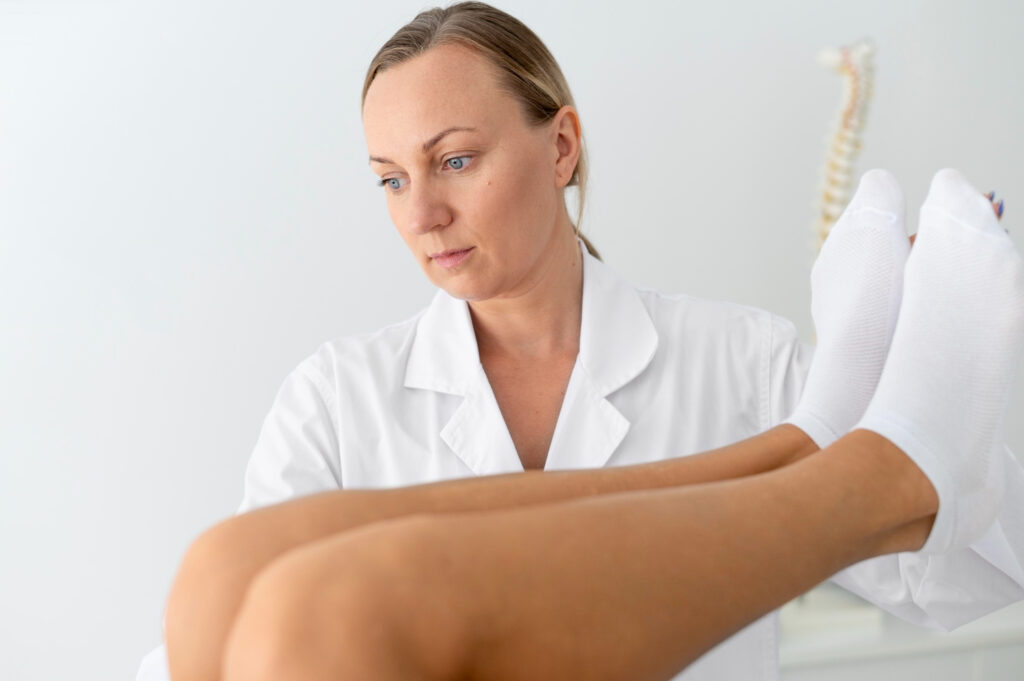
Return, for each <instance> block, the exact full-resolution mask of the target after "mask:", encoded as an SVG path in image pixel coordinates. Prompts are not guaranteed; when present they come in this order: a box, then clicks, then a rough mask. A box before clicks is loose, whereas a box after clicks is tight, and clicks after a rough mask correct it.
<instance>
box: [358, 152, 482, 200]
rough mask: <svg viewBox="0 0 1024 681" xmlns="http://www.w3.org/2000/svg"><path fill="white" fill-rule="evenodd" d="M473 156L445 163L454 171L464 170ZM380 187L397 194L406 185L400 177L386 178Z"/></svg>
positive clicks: (379, 182)
mask: <svg viewBox="0 0 1024 681" xmlns="http://www.w3.org/2000/svg"><path fill="white" fill-rule="evenodd" d="M471 158H473V157H472V156H453V157H452V158H449V159H447V160H446V161H445V164H447V165H448V167H449V168H451V169H452V170H462V169H463V168H465V167H466V163H467V162H468V161H469V159H471ZM377 186H378V187H387V188H388V189H389V190H391V192H397V191H398V190H400V189H401V188H402V187H403V186H404V185H403V184H402V178H400V177H385V178H383V179H381V180H377Z"/></svg>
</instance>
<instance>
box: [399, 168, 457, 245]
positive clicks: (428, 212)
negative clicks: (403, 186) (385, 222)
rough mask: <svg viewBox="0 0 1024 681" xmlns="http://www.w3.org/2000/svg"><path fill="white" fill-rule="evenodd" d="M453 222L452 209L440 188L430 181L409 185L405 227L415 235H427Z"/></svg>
mask: <svg viewBox="0 0 1024 681" xmlns="http://www.w3.org/2000/svg"><path fill="white" fill-rule="evenodd" d="M451 221H452V211H451V207H450V205H449V203H448V201H447V199H446V197H445V196H444V195H443V192H441V191H440V190H439V188H438V187H435V186H432V185H431V183H430V181H429V180H420V181H419V182H410V183H409V197H408V201H407V202H406V214H405V227H406V229H408V230H409V231H410V232H411V233H413V234H426V233H428V232H430V231H432V230H434V229H437V228H440V227H445V226H446V225H448V224H450V223H451Z"/></svg>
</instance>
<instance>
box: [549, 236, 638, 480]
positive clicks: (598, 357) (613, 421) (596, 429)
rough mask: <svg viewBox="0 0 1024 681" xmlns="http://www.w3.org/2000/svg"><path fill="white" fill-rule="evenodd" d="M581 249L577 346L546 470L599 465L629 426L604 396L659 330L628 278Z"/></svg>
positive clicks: (632, 369)
mask: <svg viewBox="0 0 1024 681" xmlns="http://www.w3.org/2000/svg"><path fill="white" fill-rule="evenodd" d="M580 248H581V249H582V250H583V305H582V316H581V320H580V351H579V355H578V356H577V358H576V366H575V367H574V368H573V372H572V376H571V377H570V379H569V386H568V388H567V389H566V394H565V398H564V399H563V401H562V411H561V413H560V414H559V415H558V425H557V426H556V427H555V432H554V435H553V437H552V440H551V447H550V449H549V451H548V459H547V462H546V464H545V466H544V468H545V470H556V469H574V468H600V467H602V466H604V465H605V463H606V462H607V461H608V459H609V458H610V457H611V455H612V453H613V452H614V451H615V449H616V448H617V447H618V446H619V444H620V443H621V442H622V440H623V438H625V436H626V433H627V432H629V428H630V422H629V420H628V419H627V418H626V417H625V416H623V415H622V413H621V412H620V411H619V410H618V409H616V408H615V406H614V405H613V404H612V403H611V402H610V401H609V400H608V399H607V397H608V395H610V394H611V393H613V392H615V391H616V390H618V389H619V388H621V387H623V386H624V385H626V384H627V383H629V382H630V381H632V380H633V379H634V378H636V377H637V376H639V375H640V373H641V372H642V371H643V370H644V369H645V368H647V366H648V364H650V362H651V359H652V358H653V357H654V353H655V351H656V350H657V348H658V334H657V331H656V330H655V327H654V323H653V322H652V321H651V317H650V315H649V314H648V312H647V308H646V306H645V305H644V303H643V301H642V300H641V299H640V295H639V293H638V292H637V290H636V288H634V287H633V286H632V285H631V284H629V283H628V282H626V281H625V280H623V279H621V278H620V277H619V275H618V274H616V273H615V272H614V271H613V270H611V269H610V268H609V267H608V266H607V265H605V264H604V263H602V262H601V261H600V260H598V259H597V258H595V257H593V256H591V255H590V254H589V253H588V252H587V250H586V247H585V246H584V245H583V243H582V241H580Z"/></svg>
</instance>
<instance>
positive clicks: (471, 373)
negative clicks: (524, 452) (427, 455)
mask: <svg viewBox="0 0 1024 681" xmlns="http://www.w3.org/2000/svg"><path fill="white" fill-rule="evenodd" d="M405 387H406V388H418V389H423V390H434V391H437V392H443V393H448V394H451V395H462V396H463V397H464V399H463V401H462V404H461V405H459V407H458V408H457V409H456V410H455V413H454V414H452V417H451V418H450V419H449V420H448V423H446V424H445V426H444V427H443V428H442V429H441V432H440V437H441V439H442V440H443V441H444V442H445V444H447V445H448V447H449V448H450V449H451V450H452V451H453V452H455V454H456V455H458V457H459V458H460V459H462V461H463V462H464V463H465V464H466V465H467V466H468V467H469V468H470V469H471V470H472V471H473V472H474V473H476V474H477V475H494V474H497V473H512V472H521V471H522V470H523V464H522V461H520V459H519V455H518V454H517V453H516V448H515V444H514V443H513V442H512V436H511V435H510V434H509V432H508V427H507V426H506V425H505V421H504V419H503V418H502V416H501V409H500V408H499V407H498V402H497V400H496V399H495V397H494V393H493V391H492V390H491V385H490V383H489V382H488V380H487V374H486V373H484V369H483V365H481V364H480V352H479V349H478V348H477V344H476V334H475V333H474V332H473V321H472V319H471V318H470V316H469V306H468V305H467V304H466V301H464V300H460V299H458V298H455V297H453V296H451V295H449V294H448V293H447V292H446V291H444V290H443V289H438V291H437V294H436V295H435V296H434V299H433V301H432V302H431V304H430V306H429V307H428V308H427V309H426V311H425V312H424V313H423V315H422V316H421V317H420V319H419V321H418V323H417V326H416V335H415V337H414V338H413V342H412V347H411V348H410V350H409V360H408V363H407V364H406V371H405Z"/></svg>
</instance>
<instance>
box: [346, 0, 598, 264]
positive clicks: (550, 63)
mask: <svg viewBox="0 0 1024 681" xmlns="http://www.w3.org/2000/svg"><path fill="white" fill-rule="evenodd" d="M452 44H456V45H462V46H465V47H469V48H471V49H474V50H476V51H477V52H478V53H479V54H480V55H481V56H483V57H484V58H486V59H487V60H488V61H489V62H491V63H492V64H493V65H494V66H496V67H498V70H499V72H500V74H501V76H500V80H499V86H500V87H501V88H502V89H503V90H504V91H505V92H507V93H508V94H510V95H511V96H513V97H515V98H516V99H517V100H518V101H519V103H520V105H521V107H522V111H523V114H524V116H525V118H526V121H527V124H529V125H541V124H543V123H546V122H548V121H550V120H551V119H552V118H554V116H555V114H556V113H558V111H559V109H561V108H562V107H563V106H566V105H572V106H575V104H574V102H573V98H572V93H571V92H570V91H569V84H568V83H567V82H566V80H565V76H564V75H562V70H561V68H559V66H558V62H556V61H555V58H554V57H553V56H552V55H551V52H549V51H548V48H547V47H545V45H544V43H543V42H541V40H540V38H538V37H537V35H536V34H535V33H534V32H533V31H531V30H530V29H529V28H528V27H527V26H526V25H525V24H524V23H522V22H521V21H519V20H518V19H516V18H515V17H513V16H511V15H510V14H506V13H505V12H502V11H501V10H499V9H496V8H494V7H491V6H490V5H488V4H486V3H483V2H459V3H456V4H454V5H451V6H449V7H435V8H433V9H428V10H424V11H423V12H420V13H419V14H417V15H416V18H414V19H413V20H412V21H410V22H409V23H408V24H406V25H405V26H403V27H402V28H400V29H398V31H397V32H395V34H394V35H393V36H391V38H390V39H389V40H388V41H387V42H386V43H384V45H383V46H382V47H381V48H380V50H378V51H377V54H376V55H375V56H374V58H373V61H371V62H370V68H369V69H367V71H366V80H365V81H364V82H363V96H362V102H364V103H365V102H366V93H367V91H368V90H369V89H370V84H371V83H372V82H373V79H374V78H376V77H377V74H378V73H380V72H381V71H383V70H385V69H387V68H390V67H392V66H395V65H397V64H401V63H402V62H404V61H406V60H407V59H411V58H413V57H415V56H417V55H420V54H422V53H424V52H426V51H427V50H429V49H430V48H432V47H436V46H438V45H452ZM566 186H575V187H577V190H578V194H579V201H578V214H577V217H576V223H575V225H574V227H575V232H576V235H577V236H579V237H580V239H582V240H583V243H584V245H585V246H586V247H587V250H588V251H589V252H590V254H591V255H593V256H594V257H595V258H597V259H599V260H600V259H601V256H600V255H599V254H598V252H597V249H595V248H594V246H593V244H591V243H590V240H588V239H587V237H585V236H583V235H582V234H580V223H581V222H582V221H583V203H584V200H585V198H586V191H587V153H586V147H585V145H584V144H583V133H582V130H581V131H580V155H579V158H578V159H577V161H576V168H575V169H574V170H573V174H572V177H571V178H570V179H569V183H568V185H566Z"/></svg>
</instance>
